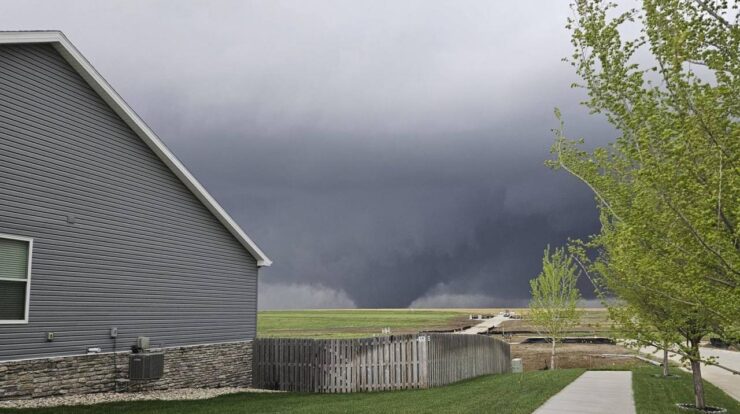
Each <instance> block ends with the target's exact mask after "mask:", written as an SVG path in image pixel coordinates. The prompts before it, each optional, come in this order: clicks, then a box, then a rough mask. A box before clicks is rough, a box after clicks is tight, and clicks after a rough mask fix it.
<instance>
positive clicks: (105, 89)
mask: <svg viewBox="0 0 740 414" xmlns="http://www.w3.org/2000/svg"><path fill="white" fill-rule="evenodd" d="M4 43H5V44H7V43H50V44H52V45H53V46H54V48H55V49H56V50H57V51H58V52H59V53H60V54H61V55H62V56H63V57H64V59H65V60H66V61H67V62H68V63H69V64H70V65H72V67H74V68H75V70H76V71H77V72H78V73H79V74H80V76H82V77H83V78H84V79H85V81H87V83H88V84H89V85H90V86H91V87H92V88H93V89H94V90H95V92H97V93H98V94H99V95H100V97H101V98H103V100H104V101H105V102H106V103H107V104H108V105H110V107H111V108H112V109H113V111H115V112H116V114H118V116H120V117H121V118H122V119H123V121H124V122H126V124H127V125H128V126H129V127H130V128H131V129H133V130H134V132H135V133H136V134H137V135H138V136H139V137H140V138H141V139H142V140H144V142H145V143H146V144H147V145H148V146H149V148H151V149H152V151H154V153H155V154H157V156H158V157H159V158H160V159H161V160H162V162H164V163H165V164H166V165H167V166H168V167H169V168H170V170H172V172H174V173H175V175H177V177H178V178H180V180H181V181H182V182H183V183H184V184H185V185H186V186H187V187H188V188H189V189H190V191H192V192H193V194H194V195H195V196H196V197H197V198H198V199H199V200H200V201H201V202H202V203H203V204H204V205H205V206H206V208H208V210H210V211H211V213H213V215H214V216H216V218H217V219H218V220H219V221H220V222H221V224H223V225H224V226H225V227H226V228H227V229H228V230H229V231H230V232H231V234H233V235H234V237H236V239H237V240H239V242H240V243H241V244H242V245H243V246H244V248H246V249H247V251H248V252H249V253H250V254H251V255H252V256H254V258H255V259H257V265H258V266H270V265H271V264H272V260H270V259H269V258H268V257H267V256H266V255H265V254H264V253H263V252H262V250H260V248H259V247H257V245H256V244H255V243H254V242H253V241H252V239H250V238H249V236H247V234H246V233H245V232H244V230H242V229H241V228H240V227H239V225H238V224H237V223H236V222H235V221H234V219H232V218H231V216H229V214H228V213H227V212H226V210H224V209H223V207H221V206H220V205H219V204H218V202H217V201H216V200H215V199H214V198H213V197H212V196H211V195H210V194H208V191H206V189H205V188H204V187H203V186H202V185H201V184H200V183H199V182H198V180H196V179H195V177H193V175H192V174H190V172H189V171H188V170H187V169H186V168H185V166H184V165H182V163H181V162H180V161H179V160H178V159H177V158H176V157H175V156H174V155H173V154H172V152H170V150H169V149H167V147H166V146H165V145H164V143H162V141H161V140H160V139H159V138H158V137H157V135H156V134H155V133H154V131H152V130H151V129H150V128H149V127H148V126H147V125H146V123H144V121H143V120H142V119H141V118H139V116H138V115H136V113H135V112H134V110H133V109H131V107H129V106H128V104H126V101H124V100H123V98H121V96H120V95H118V93H117V92H116V91H115V90H114V89H113V87H112V86H110V84H108V82H106V80H105V79H103V77H102V76H101V75H100V74H99V73H98V71H96V70H95V68H94V67H93V66H92V65H91V64H90V62H88V61H87V59H85V57H84V56H82V54H81V53H80V52H79V51H78V50H77V49H76V48H75V47H74V45H72V43H71V42H70V41H69V40H68V39H67V37H66V36H64V34H63V33H62V32H59V31H38V32H0V44H4Z"/></svg>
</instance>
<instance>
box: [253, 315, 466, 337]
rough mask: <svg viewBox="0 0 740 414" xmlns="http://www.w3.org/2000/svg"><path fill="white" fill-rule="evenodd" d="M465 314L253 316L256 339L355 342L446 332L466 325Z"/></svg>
mask: <svg viewBox="0 0 740 414" xmlns="http://www.w3.org/2000/svg"><path fill="white" fill-rule="evenodd" d="M467 318H468V314H467V313H464V312H460V311H447V310H440V311H436V310H411V309H402V310H395V309H394V310H383V309H371V310H363V309H358V310H301V311H263V312H259V314H258V316H257V335H258V336H261V337H283V338H358V337H367V336H372V335H373V334H380V333H381V330H382V329H383V328H391V332H392V333H394V334H402V333H416V332H419V331H423V330H439V329H450V328H454V327H461V326H464V325H470V324H471V322H470V321H468V320H467Z"/></svg>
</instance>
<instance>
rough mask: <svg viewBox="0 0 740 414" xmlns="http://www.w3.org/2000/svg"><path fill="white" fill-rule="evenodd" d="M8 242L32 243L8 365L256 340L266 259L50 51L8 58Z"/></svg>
mask: <svg viewBox="0 0 740 414" xmlns="http://www.w3.org/2000/svg"><path fill="white" fill-rule="evenodd" d="M0 233H6V234H12V235H18V236H26V237H32V238H33V239H34V248H33V257H32V276H31V299H30V312H29V323H28V324H25V325H3V324H0V361H1V360H11V359H21V358H34V357H44V356H57V355H74V354H81V353H85V351H86V349H87V348H88V347H101V348H103V350H104V351H110V350H112V340H111V339H110V338H109V330H110V328H111V327H117V328H118V332H119V337H118V341H117V342H118V349H119V350H123V349H126V348H129V347H130V346H131V345H132V344H133V343H134V342H135V339H136V337H137V336H149V337H151V340H152V344H153V345H156V346H160V345H161V346H178V345H195V344H206V343H218V342H231V341H242V340H249V339H253V338H254V336H255V326H256V309H257V262H256V260H255V258H254V257H252V256H251V255H250V254H249V253H248V252H247V251H246V250H245V249H244V247H243V246H242V245H241V244H240V243H239V241H238V240H236V239H235V238H234V237H233V236H232V234H231V233H230V232H229V231H228V230H227V229H226V228H224V227H223V226H222V225H221V223H220V222H219V221H218V220H217V219H216V218H215V217H214V216H213V215H212V214H211V213H210V212H209V211H208V209H206V207H205V206H204V205H203V204H202V203H201V202H200V201H199V200H198V199H197V198H196V197H195V196H194V195H193V194H192V193H191V192H190V191H189V190H188V189H187V188H186V187H185V185H184V184H183V183H182V182H181V181H180V180H179V179H178V178H177V177H176V176H175V175H174V174H173V173H172V172H171V171H170V170H169V169H168V168H167V166H166V165H165V164H164V163H162V161H161V160H160V159H159V158H158V157H157V156H156V155H155V154H154V153H153V152H152V151H151V150H150V149H149V147H147V146H146V144H145V143H144V142H143V141H142V140H141V139H140V138H139V137H138V136H136V134H135V133H134V132H133V131H132V130H131V129H130V128H129V127H128V126H127V125H126V124H125V123H124V122H123V121H122V120H121V119H120V118H119V117H118V116H117V115H116V114H115V113H114V112H113V111H112V110H111V109H110V108H109V107H108V105H107V104H105V102H103V100H102V99H101V98H100V97H99V96H98V95H97V94H96V93H95V92H94V91H93V90H92V89H91V88H90V87H89V85H87V83H85V81H84V80H83V79H82V78H81V77H80V76H79V75H78V74H77V73H76V72H75V71H74V69H73V68H72V67H71V66H69V65H68V64H67V63H66V61H64V59H63V58H62V57H61V56H60V55H59V54H58V53H57V52H56V51H55V50H54V48H53V47H52V46H50V45H0ZM47 332H54V333H55V340H54V341H53V342H46V333H47Z"/></svg>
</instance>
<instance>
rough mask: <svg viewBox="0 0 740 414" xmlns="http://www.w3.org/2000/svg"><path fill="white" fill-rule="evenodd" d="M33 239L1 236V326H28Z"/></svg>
mask: <svg viewBox="0 0 740 414" xmlns="http://www.w3.org/2000/svg"><path fill="white" fill-rule="evenodd" d="M32 249H33V239H31V238H28V237H21V236H11V235H7V234H0V324H7V323H27V322H28V299H29V297H30V293H31V251H32Z"/></svg>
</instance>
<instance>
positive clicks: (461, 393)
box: [0, 369, 583, 414]
mask: <svg viewBox="0 0 740 414" xmlns="http://www.w3.org/2000/svg"><path fill="white" fill-rule="evenodd" d="M582 373H583V370H580V369H567V370H556V371H534V372H527V373H524V374H502V375H488V376H483V377H478V378H474V379H471V380H467V381H463V382H459V383H456V384H453V385H449V386H446V387H439V388H432V389H426V390H407V391H388V392H375V393H356V394H292V393H270V394H266V393H264V394H259V393H243V394H232V395H225V396H221V397H217V398H213V399H210V400H200V401H138V402H130V403H111V404H98V405H91V406H78V407H54V408H48V409H26V410H0V413H2V414H7V413H27V414H30V413H33V414H52V413H53V414H91V413H116V414H155V413H156V414H180V413H193V414H206V413H208V414H216V413H219V414H220V413H223V414H235V413H240V414H246V413H288V412H290V413H318V414H330V413H350V412H351V413H372V414H377V413H391V412H393V413H511V414H528V413H531V412H533V411H534V410H535V409H536V408H537V407H539V406H540V405H542V403H544V402H545V401H546V400H547V399H548V398H550V397H551V396H553V395H555V394H556V393H557V392H558V391H560V390H561V389H563V388H564V387H565V386H566V385H568V384H569V383H571V382H572V381H573V380H574V379H576V378H577V377H578V376H579V375H581V374H582Z"/></svg>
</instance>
